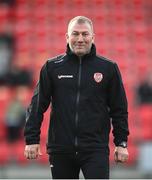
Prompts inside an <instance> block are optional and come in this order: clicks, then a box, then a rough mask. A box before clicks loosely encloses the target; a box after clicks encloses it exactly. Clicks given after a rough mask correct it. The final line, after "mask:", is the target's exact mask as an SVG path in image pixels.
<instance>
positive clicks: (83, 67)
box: [25, 16, 129, 179]
mask: <svg viewBox="0 0 152 180" xmlns="http://www.w3.org/2000/svg"><path fill="white" fill-rule="evenodd" d="M66 40H67V51H66V53H65V54H64V55H60V56H58V57H55V58H53V59H51V60H48V61H47V62H46V63H45V65H44V66H43V67H42V69H41V72H40V80H39V83H38V85H37V87H36V90H35V93H34V96H33V98H32V102H31V105H30V106H29V108H28V111H27V122H26V126H25V139H26V147H25V157H26V158H27V159H35V158H37V157H38V156H39V155H41V151H40V145H39V143H40V127H41V123H42V119H43V113H44V112H45V111H46V110H47V108H48V106H49V104H50V102H51V103H52V112H51V118H50V119H51V120H50V126H49V133H48V143H47V151H48V154H49V155H50V166H51V171H52V176H53V178H55V179H56V178H57V179H62V178H65V179H66V178H67V179H68V178H71V179H75V178H76V179H78V178H79V171H80V169H81V170H82V172H83V174H84V177H85V178H86V179H90V178H91V179H97V178H105V179H106V178H109V148H108V143H109V132H110V126H111V119H112V125H113V135H114V143H115V145H116V148H115V153H114V158H115V161H117V162H125V161H126V160H127V159H128V151H127V136H128V134H129V131H128V122H127V117H128V113H127V100H126V95H125V91H124V87H123V84H122V80H121V76H120V72H119V70H118V67H117V65H116V63H114V62H112V61H110V60H108V59H106V58H104V57H101V56H98V55H96V48H95V45H94V31H93V25H92V22H91V20H90V19H88V18H87V17H84V16H77V17H75V18H73V19H72V20H71V21H70V22H69V25H68V32H67V34H66Z"/></svg>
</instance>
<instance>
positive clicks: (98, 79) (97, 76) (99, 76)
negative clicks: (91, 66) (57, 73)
mask: <svg viewBox="0 0 152 180" xmlns="http://www.w3.org/2000/svg"><path fill="white" fill-rule="evenodd" d="M102 79H103V75H102V73H94V80H95V81H96V82H97V83H100V82H101V81H102Z"/></svg>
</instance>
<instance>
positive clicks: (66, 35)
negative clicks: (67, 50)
mask: <svg viewBox="0 0 152 180" xmlns="http://www.w3.org/2000/svg"><path fill="white" fill-rule="evenodd" d="M65 39H66V42H67V43H68V42H69V35H68V33H66V34H65Z"/></svg>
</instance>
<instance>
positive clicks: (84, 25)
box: [66, 16, 94, 56]
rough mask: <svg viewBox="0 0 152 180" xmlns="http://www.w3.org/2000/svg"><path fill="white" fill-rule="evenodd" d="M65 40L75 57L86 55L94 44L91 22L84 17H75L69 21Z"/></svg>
mask: <svg viewBox="0 0 152 180" xmlns="http://www.w3.org/2000/svg"><path fill="white" fill-rule="evenodd" d="M66 40H67V43H68V44H69V47H70V49H71V50H72V52H73V53H74V54H76V55H77V56H83V55H85V54H88V53H89V52H90V50H91V46H92V43H93V42H94V32H93V24H92V21H91V20H90V19H88V18H87V17H85V16H76V17H75V18H73V19H71V21H70V22H69V24H68V32H67V33H66Z"/></svg>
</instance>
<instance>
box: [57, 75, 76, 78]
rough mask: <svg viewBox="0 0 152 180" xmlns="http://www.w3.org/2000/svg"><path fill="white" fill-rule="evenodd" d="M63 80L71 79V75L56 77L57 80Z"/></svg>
mask: <svg viewBox="0 0 152 180" xmlns="http://www.w3.org/2000/svg"><path fill="white" fill-rule="evenodd" d="M63 78H67V79H70V78H73V75H58V79H63Z"/></svg>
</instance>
